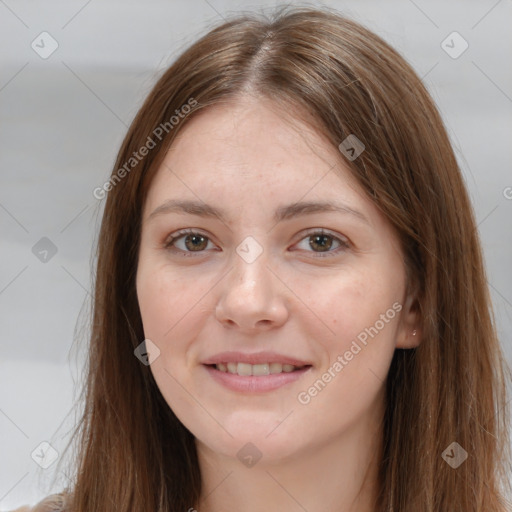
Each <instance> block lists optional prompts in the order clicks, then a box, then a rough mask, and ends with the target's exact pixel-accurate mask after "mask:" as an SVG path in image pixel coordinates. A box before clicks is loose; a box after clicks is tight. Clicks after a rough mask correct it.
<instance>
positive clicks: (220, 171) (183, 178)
mask: <svg viewBox="0 0 512 512" xmlns="http://www.w3.org/2000/svg"><path fill="white" fill-rule="evenodd" d="M289 111H290V112H293V111H294V109H290V110H289ZM340 142H341V141H340ZM169 199H190V200H196V201H200V202H204V203H207V204H210V205H212V206H214V207H217V208H221V209H224V210H225V216H226V219H225V221H221V220H219V219H216V218H203V217H200V216H197V215H193V214H190V213H185V214H184V213H177V212H170V213H165V214H160V215H155V216H153V217H152V218H151V219H149V215H150V214H151V212H153V211H154V210H155V209H156V208H157V207H159V206H160V205H161V204H163V203H165V202H166V201H168V200H169ZM325 200H333V201H336V202H338V203H343V204H345V205H348V206H350V207H351V208H353V209H354V210H357V211H359V212H360V213H362V214H363V215H364V216H365V217H366V218H367V220H368V222H367V223H365V222H364V221H362V220H360V219H359V218H358V217H356V216H354V215H350V214H346V213H340V212H317V213H313V214H306V215H300V216H295V217H293V218H291V219H289V220H284V221H282V222H280V223H277V224H276V223H275V222H274V220H273V219H272V216H273V213H274V211H275V210H276V209H277V208H278V207H280V206H283V205H288V204H291V203H294V202H298V201H325ZM184 228H191V229H193V230H197V231H199V235H202V236H204V237H206V239H201V238H199V239H192V240H191V237H190V236H189V237H188V238H187V235H185V236H182V237H181V238H179V239H177V240H176V241H175V242H174V245H173V246H170V247H167V248H166V247H165V243H166V240H168V238H169V235H172V234H173V233H176V232H177V231H178V230H181V229H184ZM321 228H323V229H324V230H325V231H328V232H329V235H330V236H327V238H326V239H323V241H324V242H326V243H327V246H328V248H329V249H328V251H327V252H324V251H322V248H321V242H320V243H317V244H314V241H315V238H314V236H312V233H314V232H318V230H319V229H321ZM310 231H311V232H310ZM178 236H179V235H178ZM248 236H251V237H253V238H254V239H255V240H256V241H257V243H258V244H259V247H261V250H262V253H261V254H260V255H259V257H258V258H257V259H256V260H255V261H253V262H251V263H248V262H247V261H246V260H245V259H243V258H242V257H241V256H240V255H239V253H237V250H236V249H237V247H238V246H239V244H240V243H241V242H242V241H243V240H244V239H245V238H246V237H248ZM192 238H193V237H192ZM338 239H339V240H341V241H345V242H347V243H348V244H349V245H348V247H344V246H342V245H340V242H338ZM194 241H195V245H194ZM310 242H312V243H313V246H311V245H310ZM329 244H331V245H329ZM197 245H198V246H199V250H195V251H194V247H196V246H197ZM172 248H174V252H173V251H172ZM136 285H137V294H138V300H139V305H140V311H141V315H142V320H143V326H144V334H145V336H146V338H147V339H150V340H151V341H152V342H153V343H154V344H155V345H156V346H157V347H158V349H159V351H160V353H159V355H158V354H157V352H156V351H155V350H153V351H151V350H150V354H152V355H154V356H156V355H158V357H156V359H155V360H154V362H152V364H151V366H150V368H151V371H152V373H153V375H154V378H155V380H156V382H157V385H158V387H159V389H160V391H161V393H162V395H163V396H164V398H165V400H166V401H167V403H168V405H169V407H171V408H172V409H173V411H174V413H175V414H176V416H177V417H178V418H179V419H180V421H181V422H182V423H183V424H184V425H185V426H186V427H187V428H188V429H189V430H190V431H191V432H192V433H193V435H194V436H195V438H196V445H197V450H198V457H199V463H200V468H201V475H202V479H203V493H202V496H201V500H200V503H199V504H198V509H199V510H200V511H201V512H202V511H205V512H220V511H225V510H227V509H228V508H229V509H230V510H244V511H247V512H256V511H258V512H261V511H263V510H265V511H267V510H286V511H289V512H295V511H297V512H299V511H301V512H302V511H303V510H304V509H306V510H308V512H320V511H322V512H324V511H325V512H327V511H352V512H356V511H357V512H370V511H373V510H374V505H372V500H374V498H375V492H376V484H377V464H378V462H379V457H380V455H381V449H382V446H381V420H382V415H383V413H384V397H385V395H384V389H385V388H384V386H385V379H386V376H387V374H388V371H389V366H390V363H391V359H392V357H393V353H394V350H395V348H412V347H414V346H417V345H418V343H419V340H420V339H421V334H420V332H419V326H418V325H417V324H418V322H417V320H418V319H417V317H416V308H414V307H413V304H414V297H413V296H412V295H410V294H407V290H406V281H405V267H404V262H403V255H402V252H401V250H400V247H399V244H398V241H397V238H396V236H395V233H394V232H393V230H392V228H391V226H390V225H389V223H388V222H387V220H386V219H385V218H384V217H383V216H382V214H381V213H380V212H379V211H378V210H377V208H376V207H375V206H374V205H373V203H372V202H371V201H370V200H369V199H368V198H367V196H365V195H364V193H363V191H362V189H361V188H360V187H359V186H358V184H357V183H356V182H355V180H354V179H353V178H352V177H351V175H350V172H349V170H348V168H347V161H346V160H344V157H343V156H342V155H341V153H340V152H339V151H338V149H337V148H335V147H332V145H330V144H328V143H327V142H326V141H325V140H324V139H323V138H322V137H321V136H320V135H318V133H317V132H315V130H314V129H313V128H312V127H311V126H309V125H307V124H304V123H303V122H302V121H299V120H296V119H293V118H289V117H287V116H286V115H285V112H283V111H281V110H279V109H278V107H277V106H276V105H275V104H272V103H271V102H269V101H268V100H263V99H261V98H257V97H247V96H246V97H243V98H239V99H238V100H236V101H232V102H231V103H228V104H223V105H215V106H213V107H210V108H208V109H207V110H205V111H204V112H202V113H201V114H200V115H199V116H197V117H195V118H193V119H191V120H190V122H188V123H187V124H186V125H185V126H184V127H183V130H182V131H181V132H180V133H179V136H178V137H177V138H176V139H175V141H174V142H173V145H172V146H171V149H170V151H169V152H168V153H167V155H166V157H165V160H164V162H163V164H162V165H161V167H160V169H158V171H157V173H156V175H155V177H154V179H153V182H152V184H151V187H150V190H149V192H148V195H147V198H146V202H145V207H144V211H143V224H142V238H141V245H140V253H139V265H138V269H137V280H136ZM394 303H398V304H399V305H400V306H401V310H400V311H399V312H396V314H395V315H394V318H392V319H389V318H388V317H386V318H388V321H387V322H386V323H385V326H384V328H382V329H380V330H379V331H378V334H377V335H374V337H373V338H372V337H369V338H368V342H367V345H366V346H363V345H361V344H359V345H360V346H361V347H362V350H360V351H359V352H358V353H357V355H354V356H353V358H352V359H351V360H350V361H348V362H347V364H346V366H343V369H342V370H341V371H338V372H334V373H335V375H336V376H335V377H333V378H332V379H331V381H330V382H329V383H328V384H327V385H326V386H325V387H324V388H323V389H322V390H321V391H320V392H318V393H317V394H316V395H315V396H314V397H310V398H311V399H310V401H309V402H308V403H306V404H305V403H301V402H300V401H299V400H298V395H299V393H301V392H304V391H307V390H308V389H309V388H310V387H311V386H312V385H313V383H314V382H315V381H317V379H321V377H322V374H324V373H325V372H326V371H328V369H329V367H331V368H332V366H333V363H334V362H335V361H336V360H337V358H338V356H340V355H342V356H343V354H344V353H345V352H346V351H347V350H349V348H350V346H351V343H352V342H353V341H354V340H356V337H357V336H358V334H360V333H361V332H363V331H364V330H365V328H369V327H370V326H374V325H375V324H376V321H377V320H379V318H381V315H382V314H385V313H386V311H388V310H389V309H390V308H392V305H393V304H394ZM413 329H418V334H417V335H416V336H412V332H411V331H413ZM226 350H241V351H245V352H255V351H259V350H273V351H276V352H279V353H283V354H287V355H291V356H293V357H296V358H299V359H302V360H304V361H308V362H309V363H310V364H312V369H311V370H310V371H309V372H308V374H305V375H304V376H303V377H301V378H300V379H299V380H297V381H295V382H292V383H289V384H286V385H285V386H282V387H281V388H279V389H277V390H274V391H270V392H265V393H259V394H249V393H243V392H236V391H232V390H229V389H227V388H225V387H223V386H222V385H221V384H219V383H217V382H216V381H214V380H213V379H212V378H211V377H210V375H209V374H208V372H207V371H206V370H205V368H204V366H203V365H202V364H201V361H203V360H205V359H206V358H207V357H210V356H212V355H214V354H217V353H219V352H222V351H226ZM331 371H332V370H331ZM248 442H251V443H252V444H253V445H254V446H256V448H257V450H258V451H259V452H260V453H261V458H260V459H259V461H258V462H257V463H256V464H255V465H253V466H252V467H247V466H246V465H244V464H243V463H242V462H241V461H240V460H239V458H238V457H237V452H238V451H239V450H240V449H241V448H242V447H243V446H244V445H246V443H248ZM253 450H254V449H253ZM254 453H256V452H254ZM365 476H366V479H365ZM359 491H360V492H359ZM190 506H191V508H192V507H193V506H194V504H191V505H190Z"/></svg>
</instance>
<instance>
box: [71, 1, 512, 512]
mask: <svg viewBox="0 0 512 512" xmlns="http://www.w3.org/2000/svg"><path fill="white" fill-rule="evenodd" d="M247 92H251V93H252V94H256V95H259V96H261V97H265V98H269V99H271V100H273V101H275V102H276V104H278V105H280V106H283V107H285V108H288V110H289V111H291V112H296V113H297V114H296V115H301V114H300V113H304V118H307V120H308V122H309V123H311V124H314V126H315V127H316V128H317V129H318V130H319V131H320V132H321V133H322V134H323V135H324V136H325V137H326V140H329V141H331V142H332V144H333V145H334V146H335V147H338V146H339V144H340V143H341V142H342V141H343V140H344V139H345V138H346V137H347V136H348V135H350V134H355V135H356V136H357V138H358V139H359V140H361V141H362V142H363V143H364V145H365V151H364V152H363V153H362V154H361V155H360V156H359V157H358V158H357V159H355V160H353V161H349V159H347V160H346V161H345V164H346V165H348V166H349V168H350V171H351V172H352V173H353V175H354V177H355V178H356V179H357V180H358V182H359V183H360V184H361V186H362V187H363V189H364V190H365V192H366V193H367V194H368V197H369V198H370V199H371V200H372V201H373V202H374V204H375V205H377V207H378V208H379V209H380V211H381V212H382V214H383V215H384V216H385V217H386V218H387V219H388V220H389V222H390V223H391V225H392V226H393V227H394V228H395V230H396V233H397V234H398V237H399V239H400V242H401V244H402V247H403V251H404V258H405V261H406V264H407V275H408V286H413V287H415V289H416V290H417V297H418V300H417V307H418V311H419V312H420V317H421V319H422V320H421V321H422V325H421V332H422V341H421V344H420V345H419V346H418V347H417V348H415V349H409V350H403V349H397V350H396V352H395V355H394V358H393V361H392V364H391V368H390V371H389V375H388V380H387V403H386V413H385V418H384V427H383V436H384V437H383V446H384V456H383V458H382V461H381V465H380V482H379V484H380V486H381V487H380V497H379V502H378V505H376V512H390V511H394V512H410V511H412V510H414V512H446V511H448V510H449V511H450V512H504V511H505V510H506V503H508V502H506V501H505V497H506V496H507V493H508V492H509V491H510V485H509V478H510V474H511V473H509V472H510V446H509V438H508V434H509V432H510V430H509V411H508V407H507V388H506V379H507V378H509V377H510V373H509V372H510V370H509V368H508V367H507V365H506V363H505V359H504V357H503V354H502V351H501V348H500V344H499V341H498V338H497V333H496V329H495V320H494V316H493V310H492V305H491V300H490V296H489V291H488V287H487V282H486V274H485V269H484V265H483V258H482V251H481V246H480V241H479V237H478V231H477V226H476V223H475V217H474V213H473V210H472V207H471V204H470V201H469V198H468V194H467V191H466V189H465V185H464V181H463V178H462V176H461V172H460V170H459V167H458V164H457V161H456V158H455V156H454V152H453V149H452V147H451V145H450V142H449V138H448V136H447V133H446V130H445V127H444V125H443V122H442V120H441V118H440V115H439V113H438V111H437V109H436V107H435V105H434V103H433V100H432V99H431V97H430V96H429V94H428V92H427V90H426V88H425V87H424V85H423V84H422V82H421V80H420V79H419V78H418V76H417V75H416V74H415V72H414V71H413V69H412V68H411V67H410V65H409V64H408V63H407V62H406V61H405V60H404V58H403V57H401V56H400V55H399V54H398V53H397V52H396V51H395V50H394V49H392V48H391V47H390V46H389V45H388V44H387V43H386V42H384V41H383V40H382V39H381V38H380V37H378V36H377V35H375V34H374V33H372V32H371V31H369V30H368V29H366V28H364V27H363V26H361V25H360V24H359V23H356V22H354V21H352V20H350V19H347V18H346V17H343V16H341V15H340V14H339V13H337V12H336V11H334V10H332V9H328V8H322V9H314V8H307V7H289V6H285V7H284V8H280V9H277V10H276V11H274V12H273V13H272V15H271V16H270V17H268V16H265V15H263V14H256V13H246V14H243V15H238V16H236V17H232V18H231V19H229V20H227V21H226V22H225V23H223V24H222V25H220V26H217V27H214V28H213V29H212V30H211V31H210V32H208V33H207V34H206V35H205V36H203V37H202V38H201V39H200V40H198V41H197V42H196V43H195V44H193V45H192V46H191V47H190V48H188V49H186V50H185V51H184V52H183V53H182V54H181V55H180V56H179V57H178V58H177V60H176V61H175V63H174V64H173V65H172V66H171V67H170V68H169V69H167V70H166V71H165V72H163V74H162V76H161V77H160V78H159V79H158V81H157V83H156V85H155V86H154V88H153V89H152V90H151V92H150V94H149V95H148V97H147V98H146V100H145V102H144V104H143V106H142V107H141V108H140V110H139V111H138V113H137V115H136V117H135V119H134V120H133V122H132V124H131V126H130V128H129V130H128V133H127V135H126V137H125V139H124V141H123V143H122V146H121V149H120V151H119V153H118V156H117V161H116V164H115V167H114V169H113V171H112V176H111V180H110V182H109V183H108V185H107V184H106V186H104V187H103V189H102V190H108V194H107V197H106V203H105V209H104V214H103V219H102V225H101V230H100V234H99V241H98V255H97V257H98V261H97V273H96V278H95V279H96V280H95V290H94V303H93V316H92V325H91V339H90V346H89V355H88V366H87V379H86V382H85V387H84V389H85V404H84V410H83V415H82V417H81V421H80V422H79V424H78V425H77V427H76V430H75V433H74V439H75V442H76V446H77V450H78V453H77V456H76V466H75V468H74V473H73V481H72V485H70V487H69V488H68V491H69V494H70V495H69V497H68V510H69V511H70V512H100V511H107V510H108V511H119V512H132V511H137V512H143V511H148V512H155V511H159V512H167V511H173V512H174V511H187V510H189V509H190V508H192V507H195V506H197V504H198V498H199V496H200V494H201V475H200V472H199V465H198V460H197V453H196V449H195V443H194V437H193V435H192V434H191V433H190V431H188V430H187V429H186V428H185V427H184V426H183V425H182V424H181V423H180V421H179V420H178V419H177V418H176V416H175V415H174V413H173V411H172V410H171V409H170V407H169V406H168V405H167V403H166V402H165V400H164V399H163V397H162V395H161V393H160V391H159V389H158V387H157V385H156V383H155V381H154V379H153V377H152V374H151V371H150V368H149V367H148V366H146V365H144V364H142V363H141V361H139V359H137V358H136V357H135V356H134V349H135V348H136V347H137V346H138V345H139V344H140V343H141V342H142V341H143V340H144V333H143V329H142V323H141V317H140V312H139V308H138V303H137V296H136V290H135V274H136V269H137V262H138V248H139V244H140V232H141V213H142V210H143V207H144V201H145V198H146V194H147V191H148V188H149V185H150V183H151V180H152V177H153V176H154V174H155V172H156V171H157V169H158V168H159V166H160V164H161V162H162V160H163V158H164V156H165V153H166V151H167V149H168V148H169V146H170V144H171V143H172V141H173V139H174V137H175V136H176V135H177V134H178V133H179V131H180V130H181V129H182V128H183V126H185V125H186V123H187V122H188V121H189V120H190V119H192V118H193V117H194V115H196V113H197V112H201V111H204V109H205V108H208V106H210V105H214V104H216V103H219V102H229V101H230V100H232V99H234V98H235V97H240V95H243V94H245V93H247ZM185 105H188V106H189V107H187V108H185V107H184V106H185ZM173 116H174V120H172V121H171V119H172V118H173ZM157 133H158V134H159V136H157V135H156V134H157ZM150 141H151V142H150ZM143 146H146V147H147V148H148V151H145V152H144V153H146V154H145V155H144V157H143V158H142V157H141V158H139V156H140V155H141V153H142V152H141V151H140V149H141V148H142V147H143ZM150 146H151V147H150ZM135 154H137V155H138V156H134V155H135ZM342 158H343V156H342V155H341V153H340V159H342ZM121 169H124V172H123V171H121ZM453 442H456V443H458V445H460V447H461V448H462V449H464V450H465V451H466V452H467V454H468V456H467V459H466V460H465V461H464V462H463V463H462V464H461V465H460V466H459V467H457V468H456V469H454V468H453V467H451V465H450V464H448V463H447V461H446V457H443V453H445V450H446V449H447V448H449V447H450V445H451V444H452V443H453ZM456 448H457V449H459V448H458V447H456ZM448 453H450V451H449V450H448ZM452 453H453V452H452Z"/></svg>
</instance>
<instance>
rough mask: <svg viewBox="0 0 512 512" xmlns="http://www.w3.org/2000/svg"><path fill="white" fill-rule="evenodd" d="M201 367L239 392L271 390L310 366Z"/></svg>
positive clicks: (224, 384)
mask: <svg viewBox="0 0 512 512" xmlns="http://www.w3.org/2000/svg"><path fill="white" fill-rule="evenodd" d="M203 367H204V368H206V370H207V371H208V373H209V375H210V376H211V377H212V378H213V379H214V380H215V381H216V382H217V383H219V384H221V385H222V386H224V387H226V388H228V389H230V390H232V391H241V392H267V391H273V390H275V389H278V388H280V387H281V386H284V385H286V384H289V383H291V382H295V381H296V380H298V379H300V378H301V377H302V376H303V375H304V374H305V373H307V372H308V371H309V370H310V369H311V368H312V366H311V365H305V366H301V367H297V366H293V365H289V364H281V363H263V364H255V365H252V364H248V363H218V364H211V365H203Z"/></svg>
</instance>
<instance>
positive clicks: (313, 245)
mask: <svg viewBox="0 0 512 512" xmlns="http://www.w3.org/2000/svg"><path fill="white" fill-rule="evenodd" d="M305 240H308V244H307V246H308V247H309V249H312V250H313V251H312V252H313V253H316V254H317V256H319V257H325V256H336V255H337V254H339V253H340V252H343V251H345V250H346V249H348V248H349V247H350V245H349V243H348V242H346V241H345V240H343V239H341V238H339V237H338V236H335V235H334V234H332V233H329V232H326V231H324V230H316V231H310V232H309V233H307V236H306V237H305V238H303V239H302V240H301V241H300V243H299V244H298V245H300V244H301V243H304V241H305ZM333 246H334V249H333ZM302 248H303V249H305V250H306V252H311V251H308V249H307V248H304V247H302ZM320 253H325V256H324V255H323V254H320Z"/></svg>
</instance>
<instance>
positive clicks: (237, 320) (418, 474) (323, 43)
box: [34, 7, 510, 512]
mask: <svg viewBox="0 0 512 512" xmlns="http://www.w3.org/2000/svg"><path fill="white" fill-rule="evenodd" d="M262 192H264V193H262ZM94 194H95V196H96V197H98V198H102V197H105V196H106V204H105V211H104V216H103V223H102V227H101V233H100V239H99V253H98V264H97V265H98V266H97V276H96V288H95V298H94V316H93V324H92V337H91V343H90V356H89V368H88V370H89V376H88V381H87V386H86V401H85V411H84V414H83V418H82V421H81V423H80V425H78V427H77V430H76V433H75V437H76V439H77V440H78V441H79V448H80V449H79V453H78V456H77V467H76V476H75V477H74V479H73V485H70V486H69V488H68V489H66V492H65V493H62V495H61V496H60V497H59V496H54V497H51V499H55V500H56V499H58V498H62V499H63V502H62V503H58V502H54V503H53V504H51V503H41V504H40V505H39V506H40V507H45V506H48V508H47V509H48V510H67V511H73V512H90V511H95V512H96V511H101V510H105V511H106V510H116V511H123V512H128V511H133V510H137V511H146V510H147V511H157V510H158V511H162V512H163V511H175V510H183V511H189V512H192V511H194V510H199V511H207V512H211V511H216V510H225V509H226V508H228V507H229V508H233V509H239V510H244V511H249V512H250V511H256V510H308V511H310V512H313V511H317V510H318V511H319V510H322V511H324V510H329V511H337V510H350V511H354V512H355V511H357V512H387V511H394V512H398V511H411V510H414V511H415V512H445V511H447V510H450V511H453V512H455V511H457V512H469V511H474V512H477V511H478V512H484V511H485V512H504V511H505V510H507V503H508V502H506V500H505V497H506V493H507V492H509V491H510V487H509V486H507V485H508V482H509V474H507V471H510V466H509V463H510V452H509V446H508V444H507V441H508V439H507V433H508V432H509V430H508V429H509V425H508V409H507V396H506V386H505V379H506V376H508V373H506V372H505V370H507V371H508V368H507V367H506V365H505V361H504V358H503V355H502V353H501V350H500V345H499V341H498V339H497V335H496V330H495V327H494V324H493V314H492V308H491V302H490V297H489V293H488V289H487V283H486V276H485V270H484V265H483V261H482V251H481V247H480V243H479V239H478V232H477V228H476V223H475V218H474V214H473V211H472V208H471V205H470V201H469V199H468V194H467V192H466V190H465V187H464V182H463V179H462V176H461V173H460V170H459V168H458V165H457V162H456V159H455V156H454V153H453V150H452V148H451V146H450V143H449V139H448V136H447V134H446V131H445V128H444V126H443V123H442V120H441V118H440V116H439V114H438V111H437V109H436V107H435V105H434V103H433V101H432V99H431V98H430V96H429V94H428V93H427V91H426V89H425V88H424V86H423V85H422V83H421V81H420V79H419V78H418V77H417V75H416V74H415V73H414V71H413V70H412V69H411V67H410V66H409V65H408V64H407V63H406V62H405V61H404V59H403V58H402V57H401V56H400V55H399V54H398V53H397V52H396V51H394V50H393V49H392V48H390V46H389V45H387V44H386V43H385V42H384V41H383V40H382V39H380V38H379V37H378V36H376V35H375V34H373V33H371V32H370V31H368V30H367V29H365V28H364V27H362V26H361V25H359V24H357V23H355V22H353V21H351V20H348V19H346V18H344V17H342V16H340V15H339V14H337V13H335V12H333V11H330V10H327V9H324V10H313V9H306V8H288V7H287V8H285V9H282V10H280V11H277V12H276V15H275V17H274V19H273V20H271V21H267V20H264V19H263V20H262V19H260V18H258V17H256V16H255V15H246V16H240V17H237V18H233V19H231V20H229V21H227V22H226V23H224V24H223V25H221V26H219V27H217V28H215V29H214V30H212V31H211V32H209V33H208V34H207V35H206V36H204V37H203V38H202V39H201V40H199V41H198V42H197V43H195V44H194V45H193V46H192V47H191V48H189V49H188V50H186V51H185V52H184V53H183V54H182V55H181V56H180V57H179V58H178V60H177V61H176V62H175V63H174V64H173V65H172V66H171V67H170V68H169V69H168V70H167V71H166V72H165V73H164V74H163V76H162V77H161V78H160V79H159V81H158V83H157V84H156V85H155V87H154V89H153V90H152V91H151V93H150V94H149V96H148V98H147V99H146V101H145V103H144V105H143V106H142V108H141V109H140V110H139V112H138V114H137V116H136V118H135V120H134V121H133V123H132V125H131V127H130V129H129V131H128V134H127V136H126V138H125V140H124V142H123V144H122V147H121V149H120V151H119V154H118V158H117V161H116V165H115V168H114V170H113V172H112V175H111V178H110V180H109V181H108V182H107V183H105V184H104V185H103V186H102V187H98V189H96V190H95V192H94ZM64 498H65V500H64ZM508 505H510V503H508ZM34 510H37V511H38V512H39V509H37V508H36V509H34ZM45 510H46V509H45Z"/></svg>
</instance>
